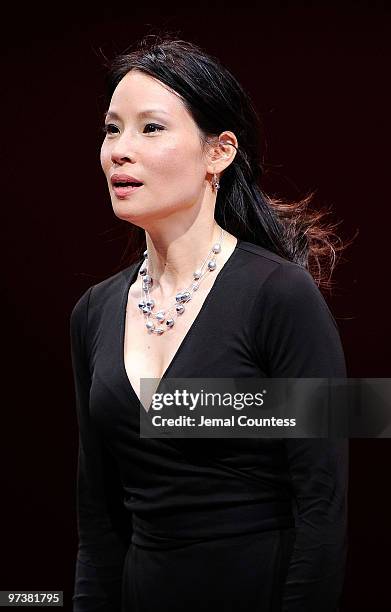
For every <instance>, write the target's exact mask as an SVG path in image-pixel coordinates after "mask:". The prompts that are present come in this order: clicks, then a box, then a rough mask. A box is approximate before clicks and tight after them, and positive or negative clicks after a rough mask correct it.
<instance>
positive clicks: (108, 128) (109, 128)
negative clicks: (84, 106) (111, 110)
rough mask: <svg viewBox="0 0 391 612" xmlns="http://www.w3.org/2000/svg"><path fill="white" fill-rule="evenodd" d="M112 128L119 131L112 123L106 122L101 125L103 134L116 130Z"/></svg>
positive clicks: (113, 132) (112, 132)
mask: <svg viewBox="0 0 391 612" xmlns="http://www.w3.org/2000/svg"><path fill="white" fill-rule="evenodd" d="M114 130H117V132H119V129H118V128H117V126H116V125H114V124H113V123H106V125H104V126H103V127H102V131H103V132H104V133H105V134H116V133H117V132H115V131H114Z"/></svg>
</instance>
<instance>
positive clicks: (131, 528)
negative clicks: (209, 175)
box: [71, 240, 348, 612]
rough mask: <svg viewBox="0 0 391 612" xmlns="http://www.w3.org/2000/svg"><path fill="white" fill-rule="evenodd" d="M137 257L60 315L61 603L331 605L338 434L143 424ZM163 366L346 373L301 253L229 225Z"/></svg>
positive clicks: (340, 457) (105, 611) (258, 607)
mask: <svg viewBox="0 0 391 612" xmlns="http://www.w3.org/2000/svg"><path fill="white" fill-rule="evenodd" d="M140 265H141V260H140V262H138V263H137V264H133V265H132V266H129V267H128V268H127V269H125V270H123V271H121V272H119V273H118V274H116V275H114V276H112V277H110V278H108V279H106V280H104V281H103V282H100V283H98V284H96V285H94V286H93V287H91V288H90V289H88V290H87V291H86V292H85V293H84V294H83V295H82V297H81V298H80V299H79V301H78V302H77V304H76V305H75V307H74V309H73V311H72V315H71V347H72V362H73V371H74V379H75V387H76V403H77V415H78V422H79V431H80V446H79V463H78V489H77V502H78V503H77V512H78V529H79V548H78V553H77V561H76V576H75V590H74V595H73V606H74V608H73V609H74V612H87V611H88V612H90V611H98V610H99V611H101V612H152V611H154V612H155V610H159V611H162V612H166V611H167V612H168V611H169V612H179V611H183V610H191V611H193V610H194V611H195V610H197V611H200V610H205V611H206V610H216V611H218V610H224V612H234V611H235V612H271V611H273V612H274V611H277V610H282V611H283V612H299V611H300V612H331V611H335V610H337V607H338V599H339V595H340V592H341V589H342V583H343V574H344V565H345V555H346V539H345V536H346V494H347V468H348V459H347V456H348V447H347V440H328V439H297V438H296V439H280V438H278V439H277V438H268V439H266V438H263V439H254V438H251V439H250V438H248V439H246V438H242V439H239V438H236V439H210V438H209V439H174V438H171V439H157V438H155V439H148V438H140V435H139V402H138V398H137V396H136V394H135V392H134V390H133V388H132V386H131V384H130V381H129V379H128V376H127V374H126V370H125V366H124V354H123V341H124V328H125V325H124V324H125V308H126V302H127V296H128V291H129V287H130V285H131V284H132V283H133V282H134V281H135V280H136V278H137V273H138V270H139V268H140ZM216 273H217V278H216V279H215V282H214V284H213V286H212V288H211V290H210V292H209V293H208V295H207V297H206V299H205V301H204V303H203V305H202V308H201V310H200V311H199V313H198V315H197V317H196V319H195V321H194V322H193V324H192V327H191V328H190V330H189V331H188V333H187V334H186V336H185V338H184V339H183V341H182V343H181V345H180V347H179V349H178V351H177V353H176V355H175V357H174V358H173V360H172V362H171V364H170V365H169V367H168V368H167V370H166V372H165V373H164V376H163V378H166V377H172V378H181V377H183V378H186V377H200V378H202V377H216V378H230V377H233V378H241V377H243V378H251V377H284V378H289V377H292V378H293V377H309V378H311V377H345V376H346V371H345V360H344V355H343V351H342V348H341V342H340V338H339V334H338V330H337V327H336V324H335V321H334V318H333V317H332V315H331V313H330V311H329V309H328V306H327V305H326V302H325V301H324V299H323V297H322V295H321V293H320V292H319V290H318V288H317V287H316V285H315V283H314V281H313V279H312V277H311V276H310V275H309V273H308V272H307V271H306V270H304V269H303V268H302V267H300V266H298V265H296V264H294V263H291V262H288V261H286V260H284V259H282V258H281V257H279V256H277V255H274V254H273V253H271V252H270V251H268V250H266V249H263V248H262V247H259V246H257V245H254V244H251V243H249V242H245V241H241V240H239V241H238V243H237V245H236V248H235V250H234V251H233V253H232V254H231V256H230V257H229V259H228V260H227V261H226V263H225V264H224V265H223V267H222V268H221V269H220V270H217V271H216Z"/></svg>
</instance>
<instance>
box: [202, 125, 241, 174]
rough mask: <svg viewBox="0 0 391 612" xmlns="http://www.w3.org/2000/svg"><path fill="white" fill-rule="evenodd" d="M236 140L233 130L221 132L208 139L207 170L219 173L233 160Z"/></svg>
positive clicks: (211, 172)
mask: <svg viewBox="0 0 391 612" xmlns="http://www.w3.org/2000/svg"><path fill="white" fill-rule="evenodd" d="M237 148H238V141H237V139H236V136H235V134H234V133H233V132H228V131H225V132H222V133H221V134H220V136H218V137H217V136H216V137H215V138H213V139H212V140H211V141H210V145H209V150H208V165H207V167H206V170H207V172H209V173H210V174H219V173H220V172H223V170H225V169H226V168H227V167H228V166H229V165H230V164H231V163H232V162H233V160H234V158H235V155H236V149H237Z"/></svg>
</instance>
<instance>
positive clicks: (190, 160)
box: [149, 142, 201, 180]
mask: <svg viewBox="0 0 391 612" xmlns="http://www.w3.org/2000/svg"><path fill="white" fill-rule="evenodd" d="M149 162H150V163H149V165H150V168H151V169H153V170H154V173H155V172H156V174H159V175H164V176H165V177H168V176H170V177H172V176H178V178H182V180H183V178H184V177H185V176H186V175H190V176H193V177H194V172H195V171H197V169H198V172H199V171H200V164H201V159H200V152H199V147H198V149H197V148H196V147H194V146H193V147H192V146H189V143H188V142H187V143H186V144H183V143H170V144H167V145H165V146H163V147H157V148H156V149H155V150H154V151H153V152H151V155H150V157H149Z"/></svg>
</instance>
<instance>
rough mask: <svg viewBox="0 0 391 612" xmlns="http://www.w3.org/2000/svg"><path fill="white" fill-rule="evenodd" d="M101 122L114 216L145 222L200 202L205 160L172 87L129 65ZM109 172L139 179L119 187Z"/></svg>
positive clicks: (196, 132) (142, 224) (104, 165)
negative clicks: (132, 185)
mask: <svg viewBox="0 0 391 612" xmlns="http://www.w3.org/2000/svg"><path fill="white" fill-rule="evenodd" d="M105 126H106V127H105V130H106V136H105V139H104V141H103V144H102V148H101V156H100V159H101V165H102V169H103V171H104V173H105V175H106V178H107V182H108V186H109V191H110V196H111V201H112V205H113V210H114V213H115V214H116V216H117V217H119V218H121V219H125V220H128V221H130V222H132V223H135V224H136V225H139V226H140V227H145V226H147V225H148V223H151V222H152V223H153V221H155V220H158V219H162V218H165V217H167V216H169V215H170V214H173V213H175V212H177V211H179V210H183V209H184V208H187V207H191V206H193V205H194V204H195V203H197V202H199V203H201V201H202V199H203V197H204V191H205V185H206V173H207V170H206V168H207V162H206V160H205V155H204V154H203V150H202V147H201V141H200V135H199V130H198V128H197V125H196V123H195V122H194V120H193V119H192V117H191V115H190V114H189V112H188V111H187V110H186V108H185V106H184V105H183V103H182V102H181V100H180V98H179V97H178V96H177V95H176V94H175V93H174V92H172V91H171V90H170V89H168V88H167V87H166V86H165V85H163V84H162V83H161V82H160V81H158V80H156V79H154V78H153V77H150V76H148V75H146V74H144V73H142V72H140V71H136V70H133V71H131V72H129V73H128V74H127V75H126V76H125V77H124V78H123V79H122V80H121V81H120V82H119V84H118V85H117V87H116V89H115V91H114V94H113V96H112V99H111V102H110V107H109V109H108V112H107V115H106V120H105ZM113 175H128V176H130V177H133V178H135V179H137V180H138V181H140V182H142V183H143V185H142V186H141V187H137V188H136V189H134V190H132V191H131V192H129V189H126V188H125V189H124V188H123V189H122V190H121V189H120V188H117V187H116V185H115V184H114V185H113V184H112V178H113Z"/></svg>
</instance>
